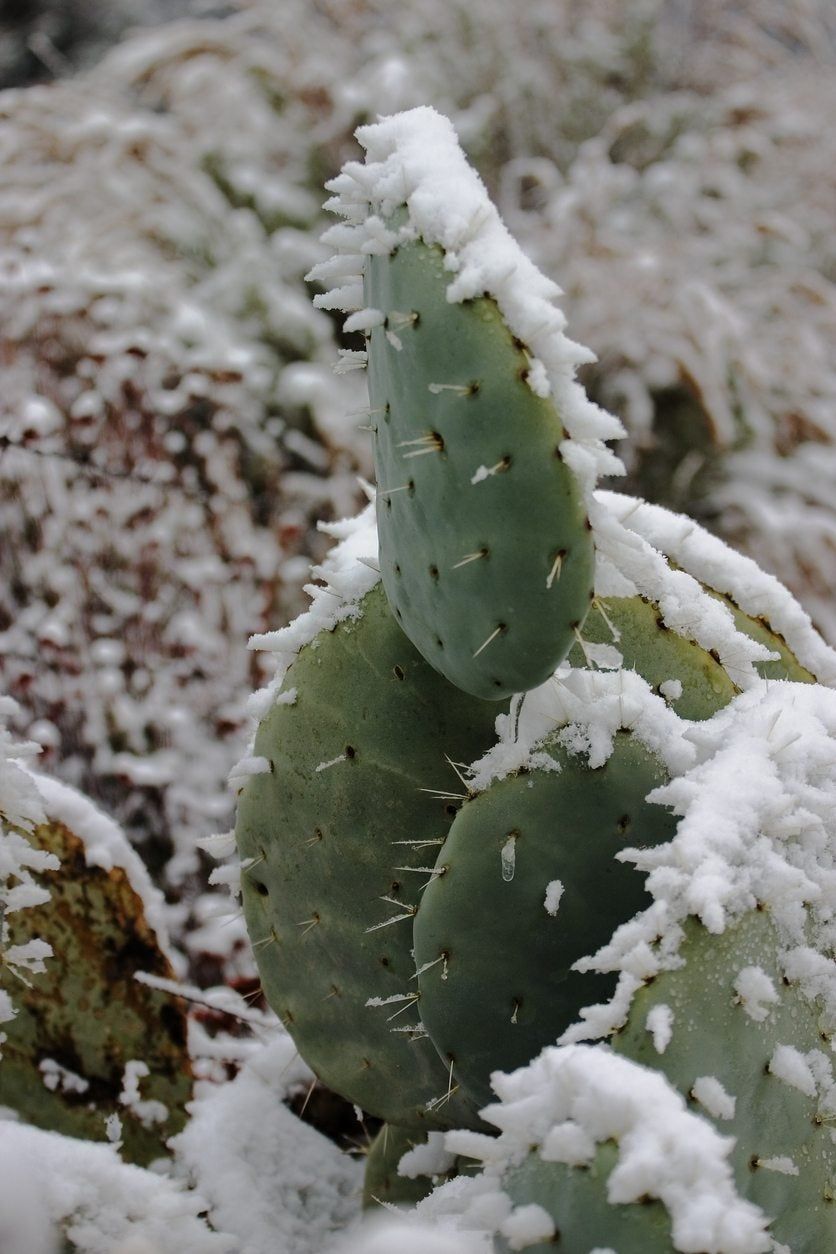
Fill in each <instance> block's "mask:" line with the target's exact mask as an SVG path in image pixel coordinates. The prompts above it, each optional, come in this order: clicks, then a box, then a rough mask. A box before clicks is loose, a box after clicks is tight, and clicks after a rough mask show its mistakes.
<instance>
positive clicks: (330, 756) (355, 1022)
mask: <svg viewBox="0 0 836 1254" xmlns="http://www.w3.org/2000/svg"><path fill="white" fill-rule="evenodd" d="M292 689H293V690H295V698H293V699H288V698H292V697H293V694H292V692H291V690H292ZM285 693H286V694H287V695H286V697H285V698H284V699H283V698H281V697H280V698H279V700H278V702H277V703H276V704H275V705H274V707H273V708H272V710H271V711H270V713H269V714H268V715H267V717H266V718H265V719H264V721H263V722H262V724H261V727H260V729H259V731H258V734H257V737H256V742H255V752H256V754H257V755H259V756H260V757H261V758H263V759H264V760H265V763H264V764H265V765H267V764H268V763H269V769H268V770H265V771H264V772H263V773H262V774H258V775H254V776H252V777H251V778H250V779H249V780H248V782H247V784H246V786H245V788H244V790H243V793H242V795H241V798H240V804H239V812H238V824H237V839H238V846H239V851H240V855H241V859H242V867H243V876H242V885H243V903H244V912H245V915H246V919H247V926H248V929H249V932H250V936H251V937H252V940H253V948H254V950H255V955H256V959H257V961H258V966H259V970H260V973H261V978H262V983H263V986H264V990H265V993H266V995H267V998H268V1000H269V1002H270V1004H271V1005H272V1006H273V1008H274V1009H275V1010H276V1012H277V1013H278V1014H279V1015H280V1017H281V1018H282V1020H283V1022H284V1023H285V1025H286V1027H287V1028H288V1030H289V1031H290V1033H291V1034H292V1036H293V1037H294V1039H295V1041H296V1043H297V1045H298V1046H299V1051H300V1053H301V1054H302V1055H303V1057H304V1058H305V1059H306V1060H307V1062H308V1063H309V1064H310V1066H311V1067H312V1068H313V1069H314V1071H316V1073H317V1074H318V1075H319V1076H320V1078H321V1079H322V1080H323V1081H324V1083H325V1084H327V1085H328V1086H329V1087H331V1088H333V1089H335V1090H336V1091H337V1092H339V1093H341V1094H343V1096H345V1097H347V1098H348V1099H349V1100H351V1101H354V1102H357V1103H358V1104H359V1105H360V1106H362V1107H363V1109H364V1110H367V1111H369V1112H370V1113H372V1114H375V1115H379V1116H380V1117H381V1118H384V1119H387V1120H389V1121H390V1122H392V1123H394V1124H396V1125H398V1126H401V1127H416V1126H417V1127H450V1126H455V1125H456V1124H457V1123H465V1124H468V1125H472V1124H473V1123H474V1121H475V1120H476V1117H475V1114H474V1111H473V1108H472V1107H471V1106H470V1105H469V1104H468V1103H467V1102H465V1101H461V1100H457V1099H455V1098H453V1099H451V1100H447V1099H448V1078H449V1077H448V1072H447V1069H446V1067H445V1066H444V1065H443V1064H442V1063H441V1061H440V1060H439V1058H438V1055H437V1054H436V1052H435V1050H434V1048H433V1046H432V1044H431V1043H430V1041H429V1040H428V1039H427V1037H426V1034H425V1032H424V1029H423V1027H422V1026H421V1024H420V1015H419V1010H418V1005H417V1000H418V990H417V984H416V981H415V980H414V978H413V977H414V973H415V966H414V963H413V960H412V919H413V915H414V913H415V910H416V907H417V902H418V900H419V896H420V891H421V888H422V886H423V884H424V883H425V882H426V880H427V879H428V878H429V877H430V869H431V867H432V864H433V862H434V860H435V856H436V854H437V853H438V850H439V847H440V846H441V844H442V843H443V840H444V838H445V837H446V835H447V832H448V830H449V827H450V824H451V822H452V820H453V817H454V815H455V813H456V797H455V796H451V792H452V793H455V792H456V791H457V790H458V789H459V788H460V785H459V783H458V780H457V777H456V775H455V772H454V770H453V768H452V767H451V765H450V760H452V761H454V762H457V761H468V760H470V758H471V757H472V756H473V755H474V754H478V753H479V752H481V751H483V750H484V748H485V747H486V746H487V745H488V744H490V742H491V740H492V738H493V724H494V718H495V713H496V707H495V706H494V705H493V704H488V703H486V702H482V701H479V700H476V699H475V698H472V697H469V696H466V695H465V694H464V693H462V692H460V691H459V690H458V689H455V688H451V686H450V685H449V684H448V683H447V682H446V680H444V679H443V678H442V677H441V676H440V675H438V673H437V672H436V671H434V670H433V669H432V667H430V666H429V665H428V664H427V663H426V662H425V661H424V660H423V658H421V657H420V655H419V654H418V653H417V652H416V650H415V649H414V648H413V647H412V645H411V644H410V643H409V641H408V640H407V638H406V637H405V636H404V634H403V632H402V631H401V630H400V628H399V627H398V625H397V624H396V623H395V621H394V620H393V618H392V615H391V613H390V611H389V608H388V605H387V603H386V599H385V597H384V594H383V590H382V588H381V587H380V585H378V586H377V587H375V588H374V589H373V590H372V591H371V592H370V593H368V594H367V596H366V597H365V598H364V600H363V602H362V605H361V617H360V618H359V621H356V620H348V621H346V622H343V623H341V624H340V625H339V626H337V627H336V628H335V629H334V630H332V631H330V632H329V631H326V632H322V633H321V634H320V635H319V636H317V637H316V639H315V640H314V641H313V642H312V643H311V644H309V645H307V646H306V647H305V648H304V649H303V650H302V652H301V653H300V654H299V656H298V658H297V659H296V661H295V662H294V663H293V665H292V666H291V668H290V670H289V672H288V674H287V677H286V680H285ZM369 1003H371V1004H369ZM433 1103H435V1105H434V1106H433ZM477 1122H478V1121H477Z"/></svg>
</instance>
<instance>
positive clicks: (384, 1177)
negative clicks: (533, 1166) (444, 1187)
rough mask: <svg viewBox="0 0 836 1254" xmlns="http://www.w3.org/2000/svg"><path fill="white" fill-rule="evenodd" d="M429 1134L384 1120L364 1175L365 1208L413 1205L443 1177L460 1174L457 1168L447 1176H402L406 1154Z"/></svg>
mask: <svg viewBox="0 0 836 1254" xmlns="http://www.w3.org/2000/svg"><path fill="white" fill-rule="evenodd" d="M426 1140H427V1133H426V1132H422V1131H417V1130H416V1129H415V1128H396V1127H393V1126H392V1124H390V1123H384V1125H383V1127H382V1128H381V1129H380V1131H379V1132H378V1134H377V1136H376V1137H375V1139H374V1140H373V1141H372V1144H371V1146H370V1147H369V1152H368V1155H367V1157H366V1171H365V1174H364V1176H363V1207H364V1209H366V1210H368V1209H370V1208H371V1207H373V1206H404V1207H411V1206H414V1205H415V1204H416V1203H417V1202H420V1201H421V1200H422V1199H423V1198H425V1197H428V1196H429V1194H430V1193H432V1191H433V1188H434V1187H435V1185H436V1184H440V1183H441V1179H444V1180H451V1179H452V1178H453V1177H454V1176H455V1175H457V1174H458V1172H457V1170H456V1169H455V1168H454V1169H453V1170H451V1171H449V1172H445V1173H444V1175H443V1177H442V1178H441V1179H439V1178H438V1177H431V1176H423V1175H422V1176H417V1177H415V1179H410V1178H409V1177H407V1176H400V1175H398V1164H399V1162H400V1161H401V1159H402V1158H403V1156H404V1154H406V1153H408V1152H409V1150H412V1149H415V1147H416V1146H418V1145H424V1144H426Z"/></svg>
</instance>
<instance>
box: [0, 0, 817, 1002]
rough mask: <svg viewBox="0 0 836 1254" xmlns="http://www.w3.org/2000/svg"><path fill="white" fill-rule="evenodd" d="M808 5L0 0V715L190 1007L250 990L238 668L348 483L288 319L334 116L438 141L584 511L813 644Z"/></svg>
mask: <svg viewBox="0 0 836 1254" xmlns="http://www.w3.org/2000/svg"><path fill="white" fill-rule="evenodd" d="M834 65H836V9H834V6H833V5H832V3H831V2H830V0H740V2H732V0H635V2H633V3H630V4H623V3H621V2H620V0H519V2H518V3H517V5H515V6H514V8H513V10H512V9H511V7H510V6H509V5H508V3H507V0H479V3H478V4H475V3H473V0H470V2H469V3H465V0H421V3H420V4H408V3H404V0H251V2H249V3H247V2H246V0H242V2H240V3H236V4H212V3H205V2H200V3H197V2H195V0H131V2H130V3H128V0H110V2H107V0H31V2H29V0H3V2H2V3H0V83H1V84H2V86H3V88H4V90H3V92H2V94H0V163H2V171H3V174H2V180H0V372H1V375H0V377H1V378H2V386H0V691H2V692H4V693H6V694H8V695H10V696H12V697H14V698H15V699H16V701H17V702H18V704H19V714H18V718H17V725H16V727H15V731H17V732H18V733H20V734H21V735H23V736H25V737H27V738H31V739H32V740H35V741H37V742H38V743H39V744H40V745H41V746H42V749H43V753H42V756H41V765H42V766H43V768H44V769H46V770H48V771H49V772H50V773H52V774H53V775H55V776H57V777H59V778H62V779H64V780H66V781H67V782H69V783H71V784H74V785H76V786H78V787H80V788H81V789H82V790H83V791H84V792H86V793H88V794H89V795H90V796H91V797H92V798H93V799H94V800H95V801H97V802H98V803H99V804H100V805H101V806H102V807H103V808H104V809H106V810H107V811H108V812H109V813H111V814H112V815H114V817H116V818H117V819H118V820H119V821H120V823H121V824H122V825H123V826H124V828H125V829H126V831H127V832H128V834H129V836H130V839H131V840H132V842H133V843H134V844H135V846H136V847H137V848H138V849H139V851H140V853H141V854H142V855H143V857H144V859H145V861H146V863H147V865H148V866H149V867H150V868H151V871H152V873H153V875H154V878H155V880H156V881H157V882H158V883H159V884H160V885H161V887H163V889H164V891H165V892H166V895H167V900H168V903H169V910H170V921H171V925H172V930H173V932H174V935H175V938H177V939H178V941H179V944H180V946H181V948H182V949H183V951H184V952H185V953H187V956H188V960H189V964H190V967H191V975H192V977H193V978H194V979H195V980H197V981H198V982H200V983H202V984H204V985H205V984H208V983H212V982H214V981H216V980H222V979H225V980H228V981H231V982H233V983H234V982H235V981H236V980H237V981H239V983H241V985H242V986H245V985H246V984H247V982H248V981H249V980H250V979H251V978H252V975H253V972H252V968H251V965H250V963H251V959H250V957H249V948H248V945H247V943H246V939H245V936H244V933H243V924H242V922H241V921H240V920H236V919H232V921H231V923H230V924H229V925H228V926H224V927H220V926H218V924H217V918H216V916H217V913H218V904H217V900H216V894H215V893H214V892H212V891H209V890H207V889H206V887H205V883H206V869H207V868H206V866H204V865H202V864H201V861H200V859H201V857H202V855H200V854H199V852H198V850H197V846H196V843H195V842H196V839H197V838H199V837H203V836H206V835H208V834H210V833H212V832H215V831H221V830H223V829H224V828H227V827H228V826H229V825H230V823H231V820H232V799H231V795H230V793H229V791H228V789H227V785H226V777H227V774H228V772H229V770H230V768H231V767H232V765H233V764H234V763H235V761H236V760H237V759H238V758H239V757H240V756H241V754H242V752H243V750H244V748H245V745H246V739H247V731H248V719H247V714H246V702H247V697H248V695H249V693H250V692H251V691H252V690H253V689H254V688H256V687H258V686H260V685H261V684H263V683H264V682H265V681H266V680H267V679H268V678H269V674H270V659H269V657H264V656H262V655H258V654H254V653H250V652H248V651H247V648H246V642H247V638H248V636H249V635H250V634H251V633H253V632H261V631H265V630H267V629H271V628H275V627H278V626H280V625H282V623H284V622H286V621H287V620H288V619H289V618H290V617H292V616H293V615H294V614H296V613H297V612H298V611H299V610H300V609H301V608H303V607H304V605H305V604H306V603H307V599H306V597H305V595H304V593H303V591H302V585H303V583H304V582H305V579H306V577H307V571H308V563H309V561H310V560H311V559H312V558H313V559H317V558H319V557H321V556H322V554H323V552H324V551H325V548H326V547H327V542H326V541H325V538H324V537H323V536H321V535H320V534H319V533H318V532H317V530H316V523H317V521H318V520H322V519H331V518H334V517H339V516H343V515H345V514H347V513H351V512H353V511H354V510H355V508H356V506H357V505H358V503H359V501H360V497H361V493H360V489H359V486H358V481H357V476H358V475H369V474H370V454H369V448H368V444H367V435H366V434H365V433H364V432H363V431H361V430H358V424H360V423H362V422H363V421H364V420H363V419H362V418H358V417H357V413H358V411H360V410H361V409H362V408H363V406H364V404H365V403H366V402H365V393H364V388H365V383H364V380H363V378H362V377H361V376H360V375H358V374H349V375H342V376H337V375H335V374H334V373H333V370H332V365H333V362H334V360H335V358H336V353H337V348H338V347H339V346H343V347H359V345H356V344H355V345H352V344H351V343H350V341H349V340H346V339H344V338H343V337H342V333H341V331H340V326H339V322H338V321H336V320H334V319H332V318H331V317H329V316H328V315H327V314H325V313H322V312H319V311H316V310H314V309H313V307H312V304H311V296H312V292H311V290H310V289H309V287H308V286H306V284H305V282H304V280H303V275H304V274H305V273H306V272H307V271H308V269H309V268H310V267H311V266H312V265H313V264H314V263H315V262H316V261H317V260H319V259H320V258H321V256H322V253H323V250H322V246H321V245H320V243H319V236H320V233H321V230H322V229H323V226H324V225H325V218H326V216H327V215H325V214H324V213H323V209H322V203H323V199H324V193H323V183H324V181H325V180H327V179H328V178H330V177H332V176H333V175H334V174H335V173H336V172H337V171H338V169H339V167H340V165H341V164H342V162H343V161H344V160H345V159H346V158H348V157H351V156H357V155H359V150H358V147H357V145H356V142H355V141H354V139H353V131H354V129H355V127H356V126H357V125H358V124H360V123H362V122H364V121H367V120H370V119H373V118H374V117H375V115H377V114H378V113H389V112H392V111H394V110H398V109H402V108H406V107H409V106H412V105H416V104H432V105H434V106H435V107H436V108H438V109H440V110H441V111H443V112H446V113H447V114H449V116H451V117H452V119H453V121H454V123H455V125H456V127H457V128H458V131H459V134H460V137H461V139H462V142H463V144H464V146H465V148H466V149H467V151H468V153H469V155H470V157H471V159H472V161H473V162H474V164H475V165H476V166H477V168H478V169H479V171H480V172H481V174H482V176H483V177H484V179H485V181H486V183H487V185H488V188H489V190H490V192H491V194H492V196H493V197H494V198H495V200H496V201H497V203H498V204H499V206H500V208H501V210H502V213H503V215H504V216H505V219H506V221H507V223H508V225H509V227H510V228H511V230H512V231H513V232H514V234H515V235H516V236H517V237H518V239H519V240H520V242H521V243H522V245H523V247H524V248H525V249H526V251H527V252H528V253H529V254H530V255H531V256H532V258H533V259H534V260H535V261H536V262H537V264H538V265H539V266H540V267H541V268H542V269H543V270H544V271H545V272H546V273H547V274H549V275H550V276H551V277H552V278H554V279H556V280H557V281H558V282H559V283H560V284H561V286H562V287H563V289H564V292H565V297H564V301H563V307H564V310H565V312H566V314H567V317H568V321H569V332H570V334H571V335H572V337H573V338H574V339H577V340H580V341H581V342H582V343H584V344H587V345H588V346H589V347H591V348H592V349H593V350H594V352H595V353H596V354H597V357H598V361H597V363H596V364H594V365H592V366H588V367H585V368H584V371H583V376H582V377H583V382H584V383H585V385H586V387H587V388H588V390H589V391H590V393H591V394H592V395H593V396H594V397H595V398H596V399H597V400H598V401H600V402H601V403H602V404H604V405H605V406H607V407H608V408H610V409H611V410H613V411H614V412H616V413H617V414H619V415H620V416H621V418H622V419H623V420H624V422H625V424H626V426H627V429H628V431H629V433H630V434H629V440H628V441H625V442H624V445H623V447H622V448H621V449H619V452H620V453H621V455H622V456H623V458H624V460H625V462H626V464H627V467H628V472H629V473H628V477H627V479H626V480H621V481H619V482H618V483H613V484H611V485H608V486H612V487H616V488H620V487H623V488H624V489H625V490H628V491H631V492H637V493H640V494H641V495H643V496H645V497H647V498H648V499H650V500H652V501H657V502H660V503H662V504H665V505H668V506H670V507H672V508H674V509H677V510H681V511H683V512H687V513H689V514H691V515H692V516H694V517H695V518H697V519H698V520H699V521H700V522H701V523H703V524H704V525H705V526H707V527H708V528H709V529H710V530H712V531H714V532H716V533H717V534H719V535H721V536H723V537H724V538H725V539H726V540H728V541H729V542H730V543H731V544H733V545H734V546H736V547H737V548H739V549H740V550H742V551H744V552H746V553H749V554H751V555H752V556H753V557H755V558H756V559H757V560H758V561H759V562H760V563H761V565H762V566H764V567H765V568H766V569H767V570H769V571H772V572H773V573H775V574H776V575H777V576H778V577H779V578H780V579H781V580H783V581H784V582H785V583H786V584H788V585H789V586H790V587H791V588H792V589H793V591H794V592H795V593H796V594H797V595H798V596H799V598H800V599H801V601H802V602H803V604H804V605H805V606H806V608H807V609H808V611H809V612H810V614H811V615H812V617H813V619H814V620H815V622H816V623H817V625H818V627H819V628H820V630H821V631H822V632H823V633H824V634H825V635H826V636H827V637H828V639H829V640H830V642H831V643H833V644H836V603H834V600H833V596H832V589H833V587H834V584H836V500H834V495H835V494H834V484H836V443H835V441H836V404H834V402H836V357H835V356H834V352H833V347H832V346H833V343H834V339H835V338H836V336H834V332H836V235H834V231H833V220H834V209H836V139H834V128H833V119H834V117H836V75H835V74H834Z"/></svg>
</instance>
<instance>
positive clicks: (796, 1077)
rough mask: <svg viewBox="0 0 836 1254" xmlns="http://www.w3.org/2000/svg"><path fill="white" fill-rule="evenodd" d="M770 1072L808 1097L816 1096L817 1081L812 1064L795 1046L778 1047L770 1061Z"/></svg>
mask: <svg viewBox="0 0 836 1254" xmlns="http://www.w3.org/2000/svg"><path fill="white" fill-rule="evenodd" d="M769 1070H770V1072H771V1073H772V1075H774V1076H777V1078H778V1079H779V1080H783V1081H784V1083H785V1084H789V1085H790V1086H791V1087H792V1088H794V1089H798V1090H799V1092H801V1093H803V1094H804V1095H805V1096H806V1097H815V1096H816V1080H815V1077H814V1075H813V1071H812V1069H811V1067H810V1064H809V1062H808V1060H807V1059H806V1058H805V1057H804V1055H803V1054H802V1053H801V1052H800V1051H799V1050H797V1049H796V1048H795V1046H794V1045H776V1047H775V1049H774V1050H773V1053H772V1057H771V1058H770V1060H769Z"/></svg>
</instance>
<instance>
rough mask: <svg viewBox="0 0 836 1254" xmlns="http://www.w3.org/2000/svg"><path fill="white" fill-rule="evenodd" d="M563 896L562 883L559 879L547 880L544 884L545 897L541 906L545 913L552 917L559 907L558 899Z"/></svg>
mask: <svg viewBox="0 0 836 1254" xmlns="http://www.w3.org/2000/svg"><path fill="white" fill-rule="evenodd" d="M562 896H563V883H562V881H561V880H549V882H548V884H547V885H546V897H545V900H544V902H543V908H544V910H545V911H546V914H550V915H552V917H554V916H555V915H556V914H557V912H558V910H559V908H560V899H561V897H562Z"/></svg>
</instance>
